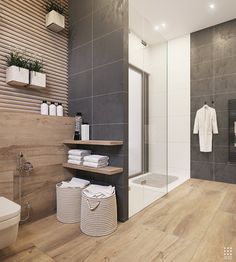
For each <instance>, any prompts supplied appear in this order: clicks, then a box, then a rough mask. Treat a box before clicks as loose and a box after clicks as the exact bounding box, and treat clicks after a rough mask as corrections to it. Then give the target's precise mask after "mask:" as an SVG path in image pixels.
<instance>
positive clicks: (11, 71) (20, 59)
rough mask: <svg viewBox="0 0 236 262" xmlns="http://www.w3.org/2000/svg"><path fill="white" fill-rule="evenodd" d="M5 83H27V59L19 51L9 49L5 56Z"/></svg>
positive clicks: (22, 84)
mask: <svg viewBox="0 0 236 262" xmlns="http://www.w3.org/2000/svg"><path fill="white" fill-rule="evenodd" d="M7 66H8V67H7V71H6V83H7V84H9V85H16V86H26V85H28V84H29V70H28V59H26V58H25V57H24V56H23V55H22V54H21V53H20V52H19V51H11V52H10V54H9V55H8V56H7Z"/></svg>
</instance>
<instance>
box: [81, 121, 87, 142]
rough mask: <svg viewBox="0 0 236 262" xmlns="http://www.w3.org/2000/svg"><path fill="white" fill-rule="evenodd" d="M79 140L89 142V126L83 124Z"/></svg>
mask: <svg viewBox="0 0 236 262" xmlns="http://www.w3.org/2000/svg"><path fill="white" fill-rule="evenodd" d="M81 140H89V124H88V123H83V124H82V127H81Z"/></svg>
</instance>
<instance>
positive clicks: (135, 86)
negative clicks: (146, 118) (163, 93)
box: [129, 68, 143, 177]
mask: <svg viewBox="0 0 236 262" xmlns="http://www.w3.org/2000/svg"><path fill="white" fill-rule="evenodd" d="M141 112H142V72H139V71H137V70H135V69H132V68H130V69H129V117H130V121H129V176H130V177H131V176H135V175H139V174H141V173H142V158H143V152H142V150H143V149H142V124H143V123H142V113H141Z"/></svg>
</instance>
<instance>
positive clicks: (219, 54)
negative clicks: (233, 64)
mask: <svg viewBox="0 0 236 262" xmlns="http://www.w3.org/2000/svg"><path fill="white" fill-rule="evenodd" d="M231 56H236V36H234V37H232V38H230V39H228V40H227V41H225V39H224V38H217V39H216V42H215V44H214V59H219V58H226V57H231Z"/></svg>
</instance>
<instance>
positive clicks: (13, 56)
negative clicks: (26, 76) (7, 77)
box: [6, 51, 29, 68]
mask: <svg viewBox="0 0 236 262" xmlns="http://www.w3.org/2000/svg"><path fill="white" fill-rule="evenodd" d="M6 58H7V65H8V66H18V67H23V68H28V63H29V59H27V58H25V57H24V56H23V55H22V54H21V53H20V52H19V51H11V52H10V53H9V55H8V56H7V57H6Z"/></svg>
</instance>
